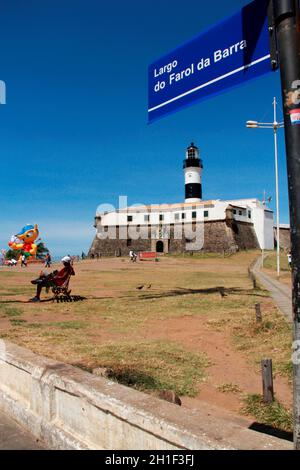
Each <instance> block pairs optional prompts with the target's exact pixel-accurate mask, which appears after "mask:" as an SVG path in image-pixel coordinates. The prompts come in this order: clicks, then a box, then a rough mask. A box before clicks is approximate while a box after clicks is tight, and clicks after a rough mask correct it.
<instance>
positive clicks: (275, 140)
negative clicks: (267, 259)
mask: <svg viewBox="0 0 300 470" xmlns="http://www.w3.org/2000/svg"><path fill="white" fill-rule="evenodd" d="M273 105H274V123H273V128H274V149H275V183H276V225H277V277H279V276H280V239H279V237H280V234H279V185H278V145H277V129H278V122H277V116H276V105H277V103H276V98H274V101H273Z"/></svg>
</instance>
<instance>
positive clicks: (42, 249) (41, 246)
mask: <svg viewBox="0 0 300 470" xmlns="http://www.w3.org/2000/svg"><path fill="white" fill-rule="evenodd" d="M47 253H49V250H48V248H47V247H46V245H45V243H44V242H42V241H40V242H39V243H38V244H37V252H36V257H37V258H38V259H43V258H45V256H46V254H47Z"/></svg>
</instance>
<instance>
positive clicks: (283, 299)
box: [252, 257, 292, 322]
mask: <svg viewBox="0 0 300 470" xmlns="http://www.w3.org/2000/svg"><path fill="white" fill-rule="evenodd" d="M260 268H261V257H259V258H258V259H257V260H256V262H255V264H254V266H253V268H252V272H253V274H254V275H255V277H256V278H257V279H258V281H259V282H260V283H261V284H262V285H263V286H264V287H265V288H266V289H267V290H268V291H269V292H270V295H271V297H272V298H273V300H274V301H275V303H276V305H277V307H278V308H279V310H280V311H281V312H282V313H283V315H284V316H285V318H286V320H287V321H288V322H292V292H291V289H290V288H289V287H288V286H286V285H285V284H282V283H281V282H279V281H276V280H275V279H272V278H271V277H269V276H268V275H267V274H265V273H263V272H261V271H260Z"/></svg>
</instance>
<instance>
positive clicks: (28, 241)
mask: <svg viewBox="0 0 300 470" xmlns="http://www.w3.org/2000/svg"><path fill="white" fill-rule="evenodd" d="M38 236H39V231H38V226H37V225H25V227H23V228H22V230H21V232H19V233H17V235H13V236H12V237H11V240H10V242H9V243H8V246H9V247H10V248H11V249H12V250H16V251H21V252H22V253H23V254H24V255H25V256H26V258H31V257H33V258H35V255H36V252H37V245H36V244H35V243H34V241H35V240H36V239H37V237H38Z"/></svg>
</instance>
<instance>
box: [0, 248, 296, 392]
mask: <svg viewBox="0 0 300 470" xmlns="http://www.w3.org/2000/svg"><path fill="white" fill-rule="evenodd" d="M257 255H258V253H256V252H247V253H239V254H237V255H234V256H231V257H226V258H223V257H222V256H213V255H210V256H203V257H201V256H193V257H192V256H189V257H168V258H167V257H165V258H162V259H161V260H160V262H159V263H154V262H144V263H137V264H134V265H133V264H131V263H129V262H128V260H122V259H112V260H105V259H102V260H101V261H86V262H80V263H79V264H77V265H75V270H76V276H75V278H74V279H72V282H71V285H72V291H73V293H74V294H79V295H82V296H85V297H87V300H85V301H83V302H75V303H63V304H61V303H59V304H56V303H55V304H54V303H53V302H51V301H49V302H41V303H40V304H31V303H27V302H26V299H28V298H29V297H31V296H33V294H34V287H33V286H31V284H30V282H29V281H30V279H33V278H34V277H36V274H37V272H38V270H39V269H40V268H38V267H37V266H35V267H34V266H32V267H30V268H29V270H28V271H25V270H23V271H20V269H19V270H18V269H17V270H15V271H12V270H11V271H8V269H3V270H2V271H0V285H1V288H0V289H1V290H0V296H1V303H0V336H1V337H5V338H7V339H10V340H12V341H14V342H16V343H18V344H20V345H24V346H26V347H29V348H30V349H32V350H33V351H34V352H37V353H39V354H43V355H46V356H48V357H51V358H54V359H57V360H61V361H64V362H68V363H71V364H74V365H78V366H80V367H83V368H86V369H88V370H91V369H92V368H93V367H108V368H109V369H111V370H112V371H113V372H112V374H111V376H112V377H114V378H115V379H117V380H119V381H121V382H123V383H126V384H128V385H130V386H134V387H136V388H139V389H142V390H149V389H151V390H152V389H157V390H159V389H162V388H171V389H172V390H174V391H177V393H179V394H183V395H189V396H193V395H195V393H196V391H197V387H198V386H199V385H200V384H201V382H202V381H203V379H204V378H205V375H206V374H207V372H206V370H208V373H209V368H208V369H207V366H208V365H209V357H207V355H205V352H204V351H197V352H192V351H191V349H190V347H189V345H184V344H182V343H180V342H176V341H175V342H174V341H173V342H170V341H169V339H168V337H166V338H165V339H164V340H161V338H160V339H158V338H155V337H153V338H151V339H149V325H150V324H153V323H151V322H157V324H159V322H161V321H163V320H165V319H173V320H174V321H176V319H180V318H183V317H187V318H188V317H195V318H199V320H200V321H201V322H203V323H204V324H205V325H206V326H207V327H208V328H209V329H211V330H212V331H220V332H228V333H229V335H230V336H231V338H232V341H233V343H234V344H235V347H236V348H237V350H238V351H240V353H241V354H244V355H245V356H247V358H248V360H249V361H250V362H251V364H253V365H254V367H258V364H259V361H260V359H261V357H262V356H264V355H267V356H270V354H271V357H272V358H273V360H274V366H275V372H276V373H278V374H287V373H288V369H289V367H290V365H289V356H290V332H289V328H288V326H287V325H286V323H285V321H284V319H283V318H282V317H281V316H280V315H279V314H278V313H277V310H276V308H275V307H274V305H273V303H272V302H271V301H270V299H269V297H268V294H267V292H265V291H262V290H259V289H257V290H253V288H252V284H251V281H250V280H249V278H248V277H247V267H248V265H249V264H250V263H251V262H252V261H253V259H254V258H255V257H256V256H257ZM30 270H31V272H30ZM138 286H144V287H143V288H142V289H137V287H138ZM220 287H222V289H220ZM44 298H45V299H47V298H49V296H48V297H47V296H46V295H45V297H44ZM257 301H259V302H261V305H262V312H263V318H264V321H263V324H262V325H261V326H257V325H256V323H255V312H254V304H255V303H256V302H257ZM187 321H188V320H187ZM187 327H188V323H187ZM143 338H148V339H143ZM224 391H225V390H224Z"/></svg>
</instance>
